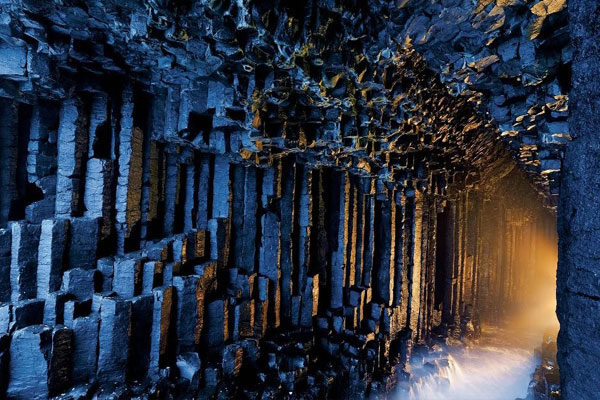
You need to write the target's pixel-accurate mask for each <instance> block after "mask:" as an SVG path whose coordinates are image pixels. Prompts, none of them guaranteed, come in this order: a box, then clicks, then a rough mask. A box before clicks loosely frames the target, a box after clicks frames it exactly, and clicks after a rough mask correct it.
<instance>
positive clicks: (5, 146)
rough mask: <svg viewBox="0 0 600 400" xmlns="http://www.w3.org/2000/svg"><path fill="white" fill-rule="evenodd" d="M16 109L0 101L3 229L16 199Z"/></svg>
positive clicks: (0, 212) (0, 223) (14, 106)
mask: <svg viewBox="0 0 600 400" xmlns="http://www.w3.org/2000/svg"><path fill="white" fill-rule="evenodd" d="M17 110H18V107H17V105H16V103H14V102H13V101H11V100H6V99H1V100H0V167H1V168H0V185H1V186H2V192H3V193H2V196H0V227H5V226H6V223H7V222H8V219H9V216H10V209H11V204H12V202H13V201H14V200H15V199H16V197H17V187H16V181H17V179H16V174H17V154H18V151H17V122H18V111H17Z"/></svg>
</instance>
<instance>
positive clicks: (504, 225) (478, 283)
mask: <svg viewBox="0 0 600 400" xmlns="http://www.w3.org/2000/svg"><path fill="white" fill-rule="evenodd" d="M481 182H482V183H481V184H479V185H476V186H475V185H474V186H472V187H468V188H466V189H465V190H460V191H457V192H456V193H455V194H454V195H451V196H450V198H449V199H448V200H447V201H445V202H444V203H443V204H442V207H438V211H437V219H436V237H435V240H436V257H435V274H434V278H433V279H434V283H433V285H432V286H433V288H434V289H433V293H432V298H433V303H434V307H433V308H434V310H435V312H434V317H435V316H438V317H437V318H434V319H435V320H436V321H435V322H434V327H433V330H432V332H433V334H434V335H433V337H432V339H431V342H432V343H433V342H435V341H436V340H439V339H440V338H441V340H442V343H443V345H442V346H438V348H440V347H441V348H442V349H443V350H441V351H439V352H438V353H437V354H436V352H435V351H434V352H433V353H431V352H430V353H425V355H423V353H419V352H418V351H416V350H418V347H416V348H415V349H414V350H413V357H412V360H411V368H412V371H411V376H412V377H413V379H414V382H415V383H413V385H412V386H411V392H410V396H409V398H414V399H435V398H445V399H446V398H449V399H455V398H456V399H459V398H460V399H471V398H472V399H480V398H494V399H495V398H498V399H505V398H512V399H514V398H531V399H533V398H536V399H538V398H541V399H551V398H557V397H556V396H557V395H558V393H559V377H558V369H557V363H556V336H557V333H558V327H559V325H558V320H557V318H556V312H555V310H556V267H557V234H556V215H555V212H554V210H553V209H552V207H550V206H549V205H547V204H545V200H544V197H542V196H541V195H540V194H539V193H538V191H536V190H535V189H534V188H533V186H532V185H531V184H530V182H529V180H528V178H527V176H526V175H525V174H524V173H523V172H521V171H520V170H518V169H517V168H512V169H509V170H508V171H505V173H503V174H502V175H501V176H495V177H491V178H490V177H487V178H485V179H482V181H481ZM430 284H431V282H430ZM436 323H437V324H438V326H437V327H435V324H436ZM436 335H437V336H436ZM429 348H431V343H429ZM415 353H416V354H418V357H416V358H415V356H414V354H415ZM415 360H416V361H415ZM442 361H443V362H442ZM432 369H433V370H435V371H436V372H435V373H433V374H432V373H431V370H432ZM530 383H531V385H530ZM536 396H537V397H536Z"/></svg>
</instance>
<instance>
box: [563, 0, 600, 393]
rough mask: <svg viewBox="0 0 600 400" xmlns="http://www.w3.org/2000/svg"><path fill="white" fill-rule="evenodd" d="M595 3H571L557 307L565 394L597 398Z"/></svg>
mask: <svg viewBox="0 0 600 400" xmlns="http://www.w3.org/2000/svg"><path fill="white" fill-rule="evenodd" d="M597 15H598V6H597V5H595V4H590V3H589V2H585V1H577V0H575V1H571V2H569V17H570V24H569V26H570V32H571V40H572V41H573V45H574V49H575V50H574V53H573V88H572V90H571V95H570V96H571V102H572V103H571V104H572V106H571V112H570V117H569V123H570V125H571V131H572V132H574V138H573V141H571V142H570V143H569V144H568V146H567V149H566V154H565V161H564V165H565V166H564V171H563V175H562V182H561V196H560V197H561V198H560V202H559V209H558V225H559V226H558V229H559V238H560V241H559V264H558V277H557V282H558V291H557V300H558V309H557V314H558V318H559V320H560V324H561V330H560V334H559V341H558V345H559V348H558V350H559V353H558V359H559V364H560V369H561V379H562V386H563V393H564V398H566V399H581V398H590V399H591V398H594V397H597V395H598V392H599V391H600V375H599V374H598V368H597V365H598V360H599V359H600V353H599V351H598V345H597V343H598V340H600V330H599V325H598V310H599V308H600V291H599V286H598V277H597V276H598V246H597V242H598V234H597V231H598V226H600V220H599V216H598V212H597V200H596V193H597V190H598V188H599V184H600V182H599V181H598V176H597V174H595V173H594V166H596V165H597V164H598V151H597V148H598V135H597V126H598V123H599V122H600V121H599V120H598V115H599V114H598V112H599V111H600V110H599V108H600V103H599V102H598V78H597V71H598V65H599V64H598V63H599V62H600V53H599V52H598V49H597V43H598V39H599V36H598V35H599V34H598V20H597V18H596V16H597Z"/></svg>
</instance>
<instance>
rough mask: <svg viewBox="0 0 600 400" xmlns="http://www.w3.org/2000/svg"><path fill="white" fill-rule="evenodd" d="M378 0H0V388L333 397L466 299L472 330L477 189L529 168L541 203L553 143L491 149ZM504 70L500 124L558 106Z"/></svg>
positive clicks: (398, 17) (397, 356)
mask: <svg viewBox="0 0 600 400" xmlns="http://www.w3.org/2000/svg"><path fill="white" fill-rule="evenodd" d="M402 3H403V4H400V5H396V4H393V3H389V2H381V3H380V2H373V3H372V4H371V3H370V4H369V6H368V7H367V6H364V5H360V4H357V3H355V2H352V1H344V2H329V1H323V2H308V3H307V4H304V5H303V6H302V7H299V6H296V5H295V3H293V2H274V3H272V4H271V3H266V2H245V1H237V2H232V3H230V2H218V1H215V2H204V1H196V2H190V3H188V2H179V1H150V0H149V1H143V2H137V1H120V2H116V1H109V0H106V1H86V2H82V1H75V0H72V1H52V2H40V1H32V0H28V1H12V2H11V1H8V2H2V1H0V9H1V11H2V20H1V21H0V33H1V37H0V39H1V44H0V57H1V58H2V59H3V60H5V61H4V63H3V64H2V65H1V66H0V97H1V98H2V100H1V107H0V184H1V185H2V188H3V189H4V190H3V192H2V194H1V195H0V228H1V229H0V274H2V276H1V279H0V284H1V285H2V286H1V287H0V300H1V301H2V305H1V306H0V316H1V318H0V332H1V333H0V335H1V336H0V337H1V339H0V351H1V354H2V356H1V357H0V371H1V372H2V374H1V377H2V378H1V379H0V390H1V391H3V393H7V395H8V396H9V397H13V398H21V397H25V396H26V395H30V394H31V393H37V394H38V397H40V398H44V397H46V396H47V395H54V394H59V393H62V392H65V391H67V390H69V388H71V387H75V389H74V392H73V393H74V394H75V396H84V395H85V394H91V393H98V394H99V395H100V396H101V397H102V396H108V395H109V394H111V393H117V395H120V396H130V395H135V394H140V393H153V394H156V395H164V394H166V393H170V394H173V395H174V396H184V397H185V396H187V397H189V396H192V395H197V396H200V397H211V396H214V395H217V394H219V393H221V396H225V397H234V398H235V397H237V398H239V397H242V396H246V397H248V398H255V397H257V396H264V397H269V396H277V395H280V394H282V393H284V392H290V391H293V392H295V393H297V394H298V396H306V397H314V398H323V397H326V396H331V397H346V398H356V397H360V396H365V395H368V394H370V395H372V394H377V393H383V392H386V391H388V390H391V388H392V386H393V385H394V384H396V383H397V382H398V381H399V380H402V379H403V377H405V376H406V375H405V373H406V371H404V368H405V365H404V362H405V361H406V359H407V357H408V356H409V355H410V352H411V348H412V346H419V345H423V344H425V343H427V342H428V341H429V340H430V339H432V338H437V337H442V338H446V337H448V338H450V340H460V338H461V336H462V335H463V330H462V326H463V325H464V322H465V321H466V320H465V319H469V318H473V312H469V313H465V312H464V311H465V309H466V308H467V305H469V304H471V305H474V306H475V312H476V313H480V310H486V311H485V312H481V313H480V314H481V318H483V319H486V318H487V319H489V320H490V321H494V320H498V319H499V318H500V317H501V315H500V314H499V313H500V311H501V310H502V306H504V305H508V304H509V302H508V300H510V298H511V296H508V295H507V293H506V291H505V288H504V287H503V286H501V285H502V284H503V282H504V281H503V280H502V278H501V274H502V273H504V271H505V266H506V265H508V266H509V267H510V265H511V264H510V263H505V262H504V261H503V260H501V259H499V258H498V257H496V258H494V257H493V255H492V254H491V253H492V251H493V249H497V248H496V247H494V246H491V245H486V244H485V243H483V242H482V241H481V240H480V239H478V238H479V233H480V232H482V231H485V230H486V229H488V228H489V225H490V224H492V223H500V224H504V225H503V226H509V225H510V221H511V219H510V216H509V213H508V212H507V210H508V209H510V202H507V201H503V202H498V201H496V200H493V199H491V198H490V197H489V196H487V195H486V193H487V191H488V189H485V188H483V187H482V186H481V182H486V181H487V182H489V181H490V177H492V176H494V175H501V176H506V175H507V174H509V173H510V171H511V170H512V169H513V168H514V166H515V165H516V164H519V165H521V166H523V165H529V166H530V167H531V166H532V165H533V167H535V168H533V167H532V168H533V169H534V170H535V172H537V173H539V172H541V171H546V172H548V174H547V175H544V176H542V175H539V174H538V178H540V179H541V180H542V181H543V182H542V184H541V185H538V186H536V189H537V190H539V192H540V193H541V196H542V197H537V195H536V194H535V193H536V192H535V191H534V189H531V188H529V189H530V190H531V196H532V197H533V198H535V199H536V201H537V200H540V199H541V200H540V201H543V202H546V203H547V204H548V205H551V204H552V196H553V193H554V192H553V190H554V189H553V186H552V185H551V183H550V182H551V181H552V179H550V180H548V179H545V178H544V177H546V178H548V177H550V178H552V176H553V174H554V173H555V172H556V168H555V167H556V165H555V164H556V163H555V161H554V160H555V159H556V158H557V157H558V154H559V153H560V146H559V145H560V144H562V142H563V140H562V136H561V137H559V138H560V139H561V140H558V139H557V140H556V143H551V144H547V146H546V144H545V145H544V146H542V144H543V143H542V141H541V139H539V138H538V137H537V132H536V133H535V135H534V133H532V130H531V129H530V130H529V131H530V133H531V136H530V138H529V139H523V140H525V141H527V140H529V142H528V146H529V147H528V150H527V151H526V153H527V152H528V151H530V150H533V148H532V146H533V145H534V143H537V141H538V140H539V141H540V144H539V145H540V150H543V151H544V153H542V156H543V157H541V158H542V159H544V160H545V159H547V160H550V161H551V162H550V164H549V165H550V166H551V167H552V168H550V169H548V168H546V167H547V165H545V164H542V163H540V162H538V163H536V161H539V160H537V158H536V157H537V155H536V156H532V157H533V159H529V158H528V157H529V155H531V154H534V153H535V152H534V153H527V154H525V155H526V156H527V157H525V158H526V160H523V157H521V156H523V154H522V152H521V151H522V146H521V144H522V140H521V139H519V141H518V143H516V142H515V143H516V145H515V146H513V147H516V148H517V150H518V151H517V152H516V153H515V152H514V151H513V152H511V151H510V148H509V149H507V147H506V146H505V143H503V139H502V138H503V137H504V138H505V139H506V135H504V136H501V135H500V131H499V130H498V127H497V121H494V120H493V119H491V117H490V115H488V114H486V113H485V110H481V109H480V107H479V106H478V105H479V104H480V103H481V99H482V97H481V95H480V94H477V93H475V89H477V87H473V88H472V89H473V91H464V90H462V89H461V90H459V91H458V92H460V93H457V91H456V90H449V88H448V85H447V84H446V82H444V80H445V79H446V78H443V77H442V78H440V71H437V70H435V69H432V68H431V66H430V64H428V58H427V55H428V54H429V53H427V52H426V51H422V53H423V54H425V56H423V55H422V54H421V53H420V52H421V50H419V51H417V50H415V48H417V49H418V46H419V45H424V44H425V42H423V41H417V42H418V43H415V46H414V47H413V46H412V45H411V44H410V43H408V42H406V40H405V39H406V36H405V33H406V34H408V33H407V32H404V29H407V30H408V27H412V28H413V29H412V30H411V31H412V32H413V33H414V32H417V31H418V29H416V28H417V25H418V24H414V23H412V22H410V23H409V21H413V19H414V18H416V17H415V16H416V15H418V14H420V13H424V14H430V13H431V10H430V9H427V8H426V9H422V8H421V7H419V6H416V5H414V4H413V5H409V6H407V4H406V2H402ZM454 3H455V4H454V6H455V7H458V8H465V7H466V9H468V7H472V3H471V2H460V1H457V2H454ZM490 5H491V3H490V2H487V5H485V6H483V8H481V9H480V10H478V12H477V15H480V17H481V18H483V17H484V16H485V19H486V20H487V21H488V22H491V21H492V20H494V21H495V19H496V18H498V17H495V16H496V15H501V14H498V13H497V11H498V10H495V8H494V6H493V5H491V6H490ZM429 6H430V7H436V6H435V5H431V4H430V5H429ZM448 7H450V4H448ZM511 7H512V6H510V5H509V6H507V13H508V14H509V16H511V18H517V19H518V18H521V17H523V18H525V19H524V21H523V22H522V23H523V26H529V24H530V22H531V21H530V20H533V19H535V18H536V17H535V15H536V14H534V13H532V12H530V11H529V9H528V8H527V7H526V8H523V7H517V8H515V9H513V8H511ZM503 9H504V8H503ZM515 10H516V11H515ZM517 11H518V12H521V14H519V13H518V12H517ZM555 13H564V7H558V8H557V10H554V11H553V12H552V14H555ZM561 15H562V14H561ZM488 17H489V19H488ZM421 21H424V20H423V19H421ZM428 21H429V19H428ZM431 21H432V23H434V25H436V24H437V22H439V21H436V20H435V19H432V20H431ZM544 21H545V19H543V20H542V23H543V22H544ZM557 21H558V22H557V24H558V25H560V24H561V21H562V19H561V18H557ZM496 22H497V21H496ZM384 26H385V27H386V29H381V27H384ZM419 26H420V25H419ZM427 26H428V23H427V24H425V25H423V29H425V28H426V27H427ZM474 26H478V28H474ZM508 26H509V27H512V28H514V26H512V25H508ZM551 26H553V25H551ZM469 27H470V28H469ZM512 28H511V29H508V30H506V31H505V30H503V29H504V28H502V26H501V25H498V26H497V27H496V28H495V29H496V30H497V31H498V32H502V33H503V36H502V35H501V36H502V37H503V38H504V39H507V40H508V39H509V37H511V35H516V34H517V33H518V34H519V35H522V34H523V32H521V29H520V28H519V29H517V30H514V32H513V29H512ZM415 29H416V30H415ZM419 29H420V28H419ZM427 29H429V28H427ZM478 29H483V28H481V27H479V25H478V24H477V23H476V21H470V22H469V23H466V24H465V26H464V30H465V31H467V32H469V34H468V35H467V36H474V35H476V34H478V32H480V31H479V30H478ZM465 35H466V34H464V33H463V34H461V35H460V36H459V37H458V38H457V39H456V42H460V41H461V40H462V39H460V38H464V37H465ZM493 35H496V34H493ZM409 36H410V35H409ZM527 40H529V39H527ZM532 40H533V39H532ZM405 42H406V43H405ZM449 42H450V43H452V41H451V40H449ZM527 43H528V42H527ZM534 43H536V45H535V46H538V47H539V46H541V43H540V42H534ZM442 47H443V46H442ZM491 48H493V49H494V51H497V45H494V46H491ZM536 48H537V47H536ZM565 52H566V53H567V54H566V56H565V57H566V58H565V59H564V60H563V59H562V58H560V57H559V59H560V60H562V61H560V63H568V62H569V61H568V51H565ZM535 54H537V56H535ZM530 55H531V54H530ZM546 55H547V54H546V53H545V52H544V47H543V46H541V48H540V50H539V52H538V51H534V56H533V58H531V57H530V60H529V61H530V62H531V63H532V64H528V66H529V67H532V68H534V66H536V65H538V63H539V62H541V61H539V60H544V59H546ZM487 56H488V54H485V55H484V54H482V55H481V56H477V57H475V55H473V57H474V58H473V59H472V60H471V61H474V60H475V59H478V58H482V59H487V61H486V62H484V64H485V65H483V64H482V65H479V64H477V65H478V66H477V67H475V66H472V67H468V68H469V69H471V70H472V69H473V68H475V70H479V73H482V72H483V71H488V72H489V70H492V69H495V68H496V66H499V65H501V63H500V62H499V59H498V60H495V62H492V63H489V62H490V61H491V60H492V59H488V58H487ZM536 57H537V58H536ZM429 61H430V60H429ZM555 61H556V60H555ZM457 62H458V61H457ZM506 62H507V63H508V64H511V65H512V64H515V65H516V64H519V61H518V58H517V57H516V56H515V57H511V58H508V59H507V60H506ZM488 63H489V64H488ZM458 64H461V63H460V62H458ZM502 65H504V63H502ZM561 65H562V64H561ZM488 67H489V70H486V68H488ZM552 67H553V68H549V69H548V70H549V72H548V77H549V78H548V79H550V80H554V79H558V78H557V77H556V76H557V75H556V69H557V68H554V67H556V65H554V64H553V65H552ZM534 69H536V70H537V67H535V68H534ZM513 72H514V73H515V74H517V75H520V73H519V68H517V67H516V66H515V68H514V70H513ZM498 74H499V75H502V72H498ZM502 76H503V75H502ZM514 79H515V82H511V83H510V85H508V86H507V87H508V88H507V87H504V86H503V90H507V91H508V92H511V93H512V89H511V88H513V87H514V86H517V87H519V88H520V89H521V92H519V93H520V94H519V95H517V96H514V97H510V99H509V100H510V101H508V102H507V103H506V104H505V102H504V101H500V100H499V99H497V100H498V102H500V103H501V104H502V106H503V107H504V106H506V107H507V108H511V107H512V108H511V113H512V112H513V110H514V116H513V115H512V114H511V118H513V117H514V118H517V116H518V115H521V114H520V113H521V112H527V111H528V108H527V107H533V106H534V105H535V104H538V103H540V102H541V103H544V104H545V103H546V100H548V101H549V102H551V103H552V104H551V106H548V107H546V108H544V109H540V110H537V108H535V109H534V111H535V110H537V111H536V112H535V113H534V112H532V114H531V116H530V117H529V118H531V119H530V120H529V121H530V122H536V121H537V122H536V123H539V124H540V125H541V126H544V129H546V127H545V125H544V124H545V123H546V122H540V121H545V119H544V118H545V117H546V115H548V118H550V119H551V120H552V121H559V122H562V121H563V119H564V115H563V114H564V111H565V107H566V104H565V103H566V99H564V98H563V97H560V96H561V93H560V90H558V91H557V90H554V89H553V90H550V91H546V90H545V89H544V88H543V87H539V86H536V87H535V88H533V89H532V87H533V86H530V85H528V86H525V84H524V83H523V82H521V81H518V80H516V79H517V78H516V77H514ZM470 81H472V80H470ZM534 86H535V85H534ZM525 87H526V88H527V89H525ZM481 88H482V87H480V89H481ZM530 91H531V92H533V93H530ZM483 92H485V90H484V91H483ZM490 94H491V93H487V92H486V95H490ZM498 95H499V94H498ZM548 96H550V97H552V96H559V97H557V98H554V97H552V99H549V98H548ZM540 114H541V115H540ZM542 116H544V118H542ZM505 122H506V121H505ZM559 126H562V125H559ZM557 134H564V132H562V133H561V132H558V133H557ZM525 136H527V135H525ZM551 136H552V135H551ZM515 137H516V136H515ZM542 137H545V136H544V135H541V134H540V138H542ZM519 138H522V136H519ZM555 139H556V138H555ZM536 146H537V144H536ZM557 146H558V147H557ZM536 149H537V147H536ZM513 150H515V149H513ZM520 152H521V153H520ZM535 154H537V153H535ZM538 183H539V182H538ZM505 190H507V189H505ZM544 196H546V197H544ZM487 208H491V209H493V210H492V212H493V213H495V214H493V215H495V216H496V219H494V220H493V221H487V220H486V219H485V218H486V215H485V213H483V212H481V210H485V209H487ZM513 222H514V221H513ZM500 231H501V232H502V235H505V233H506V232H508V230H505V229H501V230H500ZM496 233H497V230H491V229H490V230H489V231H488V236H489V237H490V238H492V237H494V235H495V234H496ZM502 237H503V240H507V241H508V240H509V239H507V238H508V236H502ZM506 246H507V247H510V243H507V244H506ZM486 257H487V258H486ZM484 259H485V260H487V261H486V263H484V262H483V261H480V260H484ZM509 267H507V268H509ZM488 281H490V282H492V281H493V282H496V283H497V286H496V289H493V290H491V289H490V292H485V291H483V288H486V287H487V286H486V285H487V284H483V283H482V282H488ZM506 290H508V291H515V290H516V291H517V292H518V290H517V289H515V288H514V287H507V288H506ZM511 293H512V292H511ZM501 299H504V300H502V301H501ZM492 302H494V303H493V304H492Z"/></svg>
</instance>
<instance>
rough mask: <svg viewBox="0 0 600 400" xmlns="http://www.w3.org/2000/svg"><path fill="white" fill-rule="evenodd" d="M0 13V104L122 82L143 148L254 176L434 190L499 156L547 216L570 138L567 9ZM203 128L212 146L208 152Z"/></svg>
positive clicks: (348, 7)
mask: <svg viewBox="0 0 600 400" xmlns="http://www.w3.org/2000/svg"><path fill="white" fill-rule="evenodd" d="M0 10H1V15H2V20H1V21H0V41H1V42H0V57H2V58H4V59H5V60H8V61H9V62H7V63H5V66H3V67H1V68H0V78H1V79H0V96H2V97H12V98H18V99H19V100H20V101H22V102H25V103H34V102H36V101H39V100H62V99H65V98H69V97H71V96H73V95H81V94H82V93H100V92H105V93H109V94H110V93H111V92H114V91H118V90H121V89H122V88H123V87H124V86H127V85H134V86H136V87H139V88H141V89H142V90H144V91H147V92H149V93H151V94H152V96H153V98H154V100H153V101H155V102H159V104H161V105H162V106H163V107H161V108H162V109H164V113H161V114H160V115H157V113H155V114H154V115H153V116H152V119H153V124H152V136H153V138H154V139H156V140H162V141H165V142H168V143H177V144H180V145H182V146H183V147H187V146H189V147H192V148H198V149H201V150H202V149H204V148H208V147H210V150H211V151H217V152H223V153H225V152H226V150H225V149H226V148H227V149H231V150H233V151H232V152H231V153H229V151H227V153H228V154H233V155H232V157H237V158H238V159H239V160H242V159H244V160H247V162H249V163H250V162H254V163H258V164H269V163H271V162H272V161H273V159H276V158H277V157H282V156H284V155H289V154H294V155H295V157H297V158H298V159H299V160H306V162H309V163H315V164H321V165H331V166H334V167H336V168H344V169H349V170H351V171H353V172H355V173H357V174H364V175H370V176H378V177H379V178H381V181H382V182H387V183H389V184H390V185H395V184H398V183H399V184H403V185H407V186H411V185H417V186H419V188H421V189H423V190H430V191H431V192H434V193H445V192H446V191H447V189H448V187H450V186H449V185H451V184H453V183H458V184H465V183H466V184H470V183H476V182H479V181H482V180H484V181H485V179H486V177H489V176H491V175H492V174H490V173H489V169H490V168H493V169H494V171H496V174H498V173H499V174H502V173H503V172H501V171H503V170H507V169H510V168H511V166H512V165H513V163H507V162H506V160H510V159H512V160H514V161H516V164H517V165H519V166H520V167H521V169H522V170H524V171H526V172H527V173H528V175H529V176H530V178H531V181H532V182H533V183H534V184H535V185H536V187H537V188H538V189H539V191H540V193H542V194H543V195H544V197H545V198H546V199H547V201H548V204H550V205H552V204H554V203H555V199H556V196H557V195H558V175H559V173H560V165H561V158H562V153H563V147H564V144H565V143H566V141H568V140H570V136H569V129H568V124H567V114H568V111H567V103H568V97H567V93H568V90H569V84H570V83H569V82H570V76H569V70H570V61H571V49H570V46H569V42H568V32H567V14H566V1H565V0H562V1H561V0H544V1H526V0H497V1H494V0H479V1H474V0H446V1H425V0H421V1H416V0H412V1H411V0H401V1H391V2H388V1H369V2H359V1H334V0H329V1H305V2H301V1H248V0H237V1H190V2H187V1H175V0H172V1H167V0H162V1H161V0H137V1H133V0H130V1H127V0H120V1H113V0H105V1H98V0H96V1H75V0H62V1H58V0H57V1H34V0H19V1H6V0H4V1H0ZM207 116H209V119H210V124H211V129H212V130H214V131H216V132H220V133H222V135H223V137H224V138H226V139H224V140H222V141H215V140H211V141H210V144H208V142H209V141H207V140H205V138H204V137H203V136H204V134H203V132H202V126H201V125H202V124H203V123H204V122H205V120H206V118H207ZM219 146H221V147H222V148H219ZM236 150H237V151H236ZM509 165H510V166H509ZM486 171H488V172H486Z"/></svg>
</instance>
